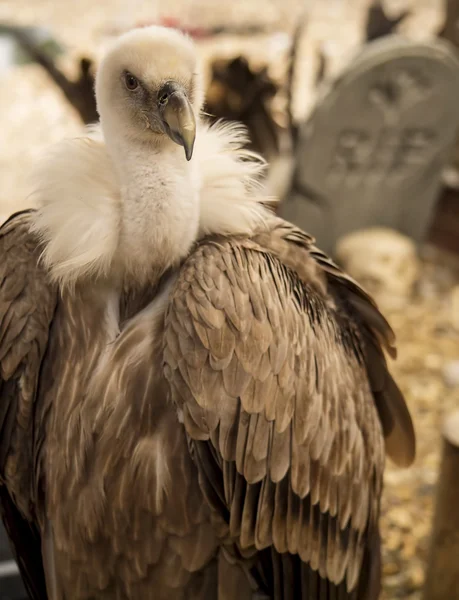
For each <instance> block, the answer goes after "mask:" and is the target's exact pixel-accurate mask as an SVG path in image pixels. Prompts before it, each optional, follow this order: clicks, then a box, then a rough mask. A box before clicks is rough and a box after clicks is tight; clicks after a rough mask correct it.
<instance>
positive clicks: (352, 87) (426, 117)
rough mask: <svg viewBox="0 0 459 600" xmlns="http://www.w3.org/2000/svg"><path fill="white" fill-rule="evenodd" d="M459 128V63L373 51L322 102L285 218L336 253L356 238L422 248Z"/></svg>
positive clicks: (385, 47) (395, 46)
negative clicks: (400, 236)
mask: <svg viewBox="0 0 459 600" xmlns="http://www.w3.org/2000/svg"><path fill="white" fill-rule="evenodd" d="M458 127H459V60H458V59H457V58H456V56H455V53H454V50H453V49H452V48H451V46H449V44H447V43H445V42H443V41H439V40H436V41H433V42H429V43H423V44H418V43H413V42H409V41H407V40H405V39H403V38H400V37H398V36H395V35H394V36H387V37H385V38H382V39H378V40H376V41H374V42H371V43H369V44H367V45H366V46H365V47H364V48H363V50H362V51H361V52H360V53H359V54H358V55H357V57H356V58H355V60H354V61H353V62H352V64H351V66H350V68H349V69H348V70H347V71H346V72H345V73H344V74H343V75H342V76H341V77H340V78H339V79H338V80H337V81H336V82H335V83H334V84H333V86H332V87H331V88H330V89H329V90H328V91H327V93H326V94H324V95H323V97H322V98H321V99H320V101H318V103H317V106H316V108H315V110H314V111H313V113H312V115H311V117H310V119H309V120H308V122H307V123H306V124H305V125H304V127H303V129H302V131H301V133H300V137H299V141H298V147H297V155H296V169H295V174H294V177H293V184H292V189H291V192H290V194H289V196H288V198H287V200H286V201H285V202H284V203H283V205H282V206H281V207H280V211H279V212H280V214H281V216H283V217H284V218H286V219H288V220H290V221H292V222H294V223H296V224H297V225H299V226H300V227H302V228H304V229H306V230H307V231H309V232H310V233H311V234H313V235H314V236H315V237H316V239H317V242H318V244H319V245H320V246H321V247H322V248H323V249H324V250H325V251H327V252H330V253H333V250H334V247H335V243H336V241H337V240H338V239H339V238H340V237H341V236H343V235H345V234H347V233H349V232H351V231H355V230H358V229H364V228H368V227H374V226H385V227H390V228H393V229H397V230H399V231H401V232H402V233H404V234H406V235H408V236H410V237H411V238H412V239H413V240H415V241H416V242H420V241H422V240H423V239H424V237H425V234H426V232H427V230H428V227H429V224H430V220H431V218H432V214H433V211H434V208H435V203H436V200H437V198H438V195H439V192H440V187H441V171H442V168H443V167H444V165H445V164H446V161H447V160H448V157H449V156H450V154H451V150H452V146H453V143H454V140H455V138H456V133H457V130H458Z"/></svg>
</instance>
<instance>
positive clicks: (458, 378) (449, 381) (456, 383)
mask: <svg viewBox="0 0 459 600" xmlns="http://www.w3.org/2000/svg"><path fill="white" fill-rule="evenodd" d="M443 378H444V380H445V383H446V385H447V386H448V387H459V360H452V361H450V362H447V363H446V364H445V366H444V367H443ZM458 423H459V421H458Z"/></svg>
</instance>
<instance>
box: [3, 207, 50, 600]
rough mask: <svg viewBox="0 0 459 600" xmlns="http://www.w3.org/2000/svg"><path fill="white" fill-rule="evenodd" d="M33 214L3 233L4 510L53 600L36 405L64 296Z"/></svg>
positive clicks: (31, 579)
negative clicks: (44, 551) (36, 465)
mask: <svg viewBox="0 0 459 600" xmlns="http://www.w3.org/2000/svg"><path fill="white" fill-rule="evenodd" d="M30 215H31V211H26V212H22V213H17V214H16V215H13V216H12V217H11V218H10V219H9V220H8V221H7V222H6V223H4V224H3V226H2V227H1V228H0V503H1V510H2V518H3V522H4V524H5V528H6V531H7V533H8V535H9V538H10V540H11V542H12V545H13V549H14V552H15V554H16V558H17V561H18V565H19V568H20V571H21V574H22V577H23V579H24V583H25V585H26V588H27V591H28V593H29V595H30V597H31V598H33V599H40V600H42V599H45V598H47V595H46V586H45V579H44V574H43V567H42V557H41V540H40V535H39V532H38V529H37V527H36V524H35V519H34V500H35V499H34V497H33V494H32V489H33V487H34V486H33V483H34V482H33V479H32V474H33V443H34V436H38V435H39V432H37V431H34V424H33V418H34V400H35V396H36V392H37V385H38V377H39V372H40V365H41V361H42V358H43V355H44V353H45V350H46V345H47V341H48V330H49V326H50V323H51V320H52V317H53V313H54V308H55V304H56V297H57V295H56V290H55V288H54V287H53V286H51V285H49V283H48V282H47V280H46V276H45V273H44V272H43V271H42V269H41V268H40V267H39V266H38V258H39V249H38V247H37V244H36V242H35V240H34V239H33V237H32V236H31V235H30V234H29V232H28V225H29V221H30Z"/></svg>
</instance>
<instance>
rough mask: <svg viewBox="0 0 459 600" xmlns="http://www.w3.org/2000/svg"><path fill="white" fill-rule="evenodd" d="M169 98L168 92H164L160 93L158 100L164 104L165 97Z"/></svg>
mask: <svg viewBox="0 0 459 600" xmlns="http://www.w3.org/2000/svg"><path fill="white" fill-rule="evenodd" d="M168 98H169V94H168V93H167V92H164V93H163V94H161V96H160V97H159V98H158V102H159V103H160V104H166V102H167V99H168Z"/></svg>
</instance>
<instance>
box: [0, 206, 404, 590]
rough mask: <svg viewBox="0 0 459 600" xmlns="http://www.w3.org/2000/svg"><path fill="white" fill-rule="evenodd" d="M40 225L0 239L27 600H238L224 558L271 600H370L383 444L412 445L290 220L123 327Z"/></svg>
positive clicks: (9, 463)
mask: <svg viewBox="0 0 459 600" xmlns="http://www.w3.org/2000/svg"><path fill="white" fill-rule="evenodd" d="M32 218H33V212H29V213H22V214H18V215H16V216H14V217H13V218H12V219H10V220H9V221H8V222H7V223H6V224H5V225H4V226H3V227H2V228H1V230H0V257H1V262H0V265H1V266H0V281H1V287H0V323H1V330H0V333H1V337H0V366H1V382H2V388H1V404H0V408H1V412H0V432H1V438H0V440H1V445H0V457H1V463H0V469H1V471H0V473H1V481H2V482H3V484H4V485H3V486H2V500H3V507H4V518H5V520H6V525H7V529H8V532H9V534H10V536H11V538H12V540H13V543H14V544H16V547H17V548H18V551H19V553H20V556H19V558H20V563H19V564H20V567H21V571H22V573H23V575H24V577H25V579H26V581H27V582H28V589H29V590H30V592H31V597H32V598H37V599H38V598H40V599H42V598H45V597H46V595H45V591H44V589H45V588H44V581H43V574H42V573H40V561H43V564H44V570H45V573H46V575H47V580H48V586H50V581H52V582H53V583H52V585H53V586H55V588H56V591H55V596H53V595H52V593H51V592H48V593H49V596H50V597H56V598H61V597H66V598H70V597H71V598H73V599H78V598H217V597H218V596H217V589H218V585H220V587H221V588H223V590H222V591H221V594H222V595H221V597H223V598H225V597H228V598H235V597H236V596H235V595H228V594H227V595H226V596H225V594H224V588H225V587H226V584H225V581H228V576H227V577H226V578H225V577H223V578H222V577H221V578H220V581H219V580H218V562H219V561H220V562H223V563H224V565H223V566H220V571H221V572H223V573H225V569H226V570H228V569H237V570H239V569H241V567H240V566H239V565H240V564H242V565H243V567H244V568H245V569H246V570H247V571H248V572H250V577H248V576H245V575H244V573H243V571H242V570H241V571H240V572H238V574H239V575H240V574H241V573H242V575H243V581H247V582H248V583H247V584H246V585H251V586H252V587H253V588H259V590H260V591H262V592H264V593H265V594H267V595H268V597H273V598H292V599H293V598H301V597H302V598H307V599H310V598H311V599H320V600H322V599H328V598H343V599H344V598H346V599H347V598H359V599H360V598H376V597H377V587H378V585H379V572H378V571H379V560H380V559H379V538H378V515H379V498H380V493H381V486H382V473H383V465H384V447H383V446H384V441H383V434H382V431H383V430H384V434H385V436H386V439H387V440H389V441H390V444H389V447H388V449H389V453H390V454H391V455H392V458H393V459H394V460H395V461H396V462H399V463H401V464H408V463H409V462H410V461H411V460H412V458H413V452H414V441H413V432H412V428H411V422H410V420H409V415H408V412H407V410H406V407H405V404H404V401H403V398H402V396H401V395H400V393H399V392H398V389H397V388H396V386H395V383H394V382H393V380H392V379H391V377H390V375H389V373H388V371H387V367H386V363H385V360H384V357H383V354H382V351H381V345H385V346H386V347H387V348H388V349H389V350H390V351H391V350H392V349H393V334H392V332H391V330H390V328H389V326H388V325H387V323H386V322H385V321H384V319H383V318H382V317H381V315H380V314H379V312H378V311H377V309H376V308H375V306H374V304H373V303H372V301H371V300H370V299H369V298H368V296H367V295H366V294H365V293H364V292H363V291H362V290H361V289H360V288H359V287H358V286H357V285H356V284H355V283H354V282H353V281H351V280H350V279H349V278H347V277H346V276H345V275H343V274H342V273H341V272H340V271H339V270H338V268H337V267H336V266H334V265H333V264H332V263H331V262H330V261H329V260H328V259H327V258H326V257H325V256H324V255H322V254H321V253H320V252H318V251H317V250H316V248H315V247H314V246H313V244H312V240H311V238H309V237H308V236H307V235H306V234H304V233H303V232H301V231H299V230H298V229H296V228H295V227H293V226H291V225H289V224H287V223H285V222H283V221H281V220H277V219H276V220H273V224H272V226H271V228H270V230H269V231H267V232H263V233H261V234H259V235H255V236H253V237H252V239H248V238H245V237H234V238H233V239H231V238H218V237H214V238H207V239H205V240H203V241H202V242H201V243H200V244H199V245H198V247H197V248H196V249H195V250H194V251H192V252H191V254H190V256H189V257H188V258H187V259H186V260H185V262H184V263H183V265H182V266H181V267H180V268H179V269H178V270H177V271H175V272H173V273H170V274H168V275H166V276H165V278H164V280H163V281H162V282H161V284H160V288H159V290H155V289H154V288H153V287H152V288H151V295H150V297H148V293H146V296H145V291H144V290H142V293H141V294H140V292H139V294H140V295H141V296H142V297H144V298H145V300H144V304H145V306H146V307H145V308H144V309H143V310H142V311H138V310H137V312H136V313H135V314H134V315H131V314H129V312H130V311H129V308H128V305H129V302H126V303H124V305H125V307H126V308H125V311H126V315H125V316H124V317H123V315H120V317H119V321H116V322H115V321H113V322H112V323H111V322H110V320H109V316H110V312H111V309H110V303H111V301H112V299H111V297H110V293H109V291H107V290H104V289H103V288H100V287H99V288H98V287H97V286H96V287H94V288H93V289H84V288H81V289H78V288H77V289H75V291H74V292H73V293H70V292H65V291H62V292H61V293H58V290H57V287H56V285H55V284H52V283H50V281H49V279H48V277H47V273H46V272H45V271H44V269H43V268H42V267H41V266H40V263H39V261H38V257H39V247H38V244H37V241H36V239H35V238H34V236H33V235H31V234H30V233H29V232H28V226H29V223H30V220H31V219H32ZM107 307H109V309H108V312H107ZM113 311H115V308H113ZM113 314H116V313H115V312H113ZM107 315H108V316H107ZM120 324H121V326H120V328H119V331H114V330H112V328H114V329H115V330H116V329H117V327H118V325H120ZM378 414H379V418H378ZM24 531H26V534H24ZM24 535H26V536H28V537H27V538H26V537H24ZM47 537H50V539H52V545H51V546H52V548H53V549H52V551H50V550H49V547H50V546H48V545H47V544H46V538H47ZM29 538H30V540H34V541H35V543H34V544H32V543H26V539H27V540H28V539H29ZM40 538H41V553H42V556H40V543H39V542H38V543H37V540H39V539H40ZM231 563H234V564H233V565H232V564H231ZM233 577H235V575H231V576H229V578H230V579H232V578H233ZM222 579H223V580H222ZM206 586H208V587H207V588H206ZM203 590H206V591H203ZM241 593H242V592H241V588H240V587H239V586H238V587H237V589H236V590H235V594H237V596H239V595H240V594H241ZM248 597H250V595H249V596H248Z"/></svg>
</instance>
